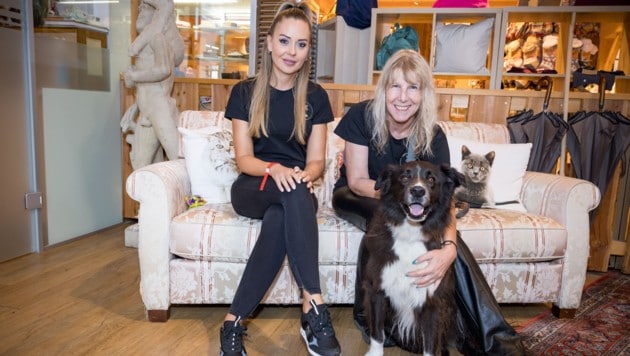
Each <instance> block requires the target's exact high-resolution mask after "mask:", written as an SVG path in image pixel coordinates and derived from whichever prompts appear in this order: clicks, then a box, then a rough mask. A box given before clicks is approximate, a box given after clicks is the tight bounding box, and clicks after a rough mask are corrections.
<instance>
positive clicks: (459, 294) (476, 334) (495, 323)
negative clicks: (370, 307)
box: [332, 187, 524, 355]
mask: <svg viewBox="0 0 630 356" xmlns="http://www.w3.org/2000/svg"><path fill="white" fill-rule="evenodd" d="M332 202H333V208H334V209H335V212H336V213H337V215H339V216H340V217H341V218H343V219H346V220H348V221H349V222H350V223H352V224H354V225H355V226H357V227H358V228H360V229H362V230H363V231H366V227H367V225H368V224H369V222H370V220H371V219H372V217H373V216H374V212H375V211H376V208H377V206H378V200H377V199H373V198H368V197H362V196H358V195H356V194H354V193H353V192H352V191H351V190H350V189H349V188H348V187H342V188H339V189H337V190H336V191H335V193H334V194H333V201H332ZM367 258H368V254H367V251H366V249H365V245H364V243H363V241H361V245H360V247H359V256H358V258H357V277H356V281H355V299H354V310H353V314H354V318H355V320H357V322H359V323H360V324H361V323H362V322H363V321H362V320H361V319H362V318H363V319H364V318H365V316H364V312H363V299H364V294H363V288H362V287H361V275H362V271H363V270H364V267H365V264H366V263H367ZM454 264H455V278H456V280H457V282H456V290H455V298H456V301H457V308H458V319H459V321H460V323H461V324H462V325H461V327H462V328H464V329H465V330H464V331H463V332H464V333H466V334H468V335H470V336H471V337H470V338H467V339H466V340H463V341H461V342H462V345H459V346H458V348H459V349H460V350H463V351H465V352H464V353H465V354H466V355H473V354H488V355H522V354H524V351H523V345H522V344H521V340H520V337H519V336H518V335H517V334H516V331H514V329H513V328H512V326H510V325H509V324H508V323H507V322H506V321H505V319H504V318H503V314H502V313H501V308H500V307H499V304H498V303H497V301H496V299H495V297H494V295H493V294H492V290H491V289H490V286H489V285H488V282H487V281H486V279H485V277H484V276H483V273H482V272H481V269H480V268H479V265H478V264H477V261H476V260H475V258H474V256H473V255H472V253H471V252H470V250H469V249H468V246H466V244H465V243H464V241H463V240H462V239H461V237H460V234H459V231H458V232H457V257H456V259H455V262H454ZM401 346H403V347H404V345H401Z"/></svg>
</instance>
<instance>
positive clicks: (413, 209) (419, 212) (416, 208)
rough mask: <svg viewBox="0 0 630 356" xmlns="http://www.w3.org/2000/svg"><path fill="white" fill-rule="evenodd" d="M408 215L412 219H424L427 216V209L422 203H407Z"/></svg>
mask: <svg viewBox="0 0 630 356" xmlns="http://www.w3.org/2000/svg"><path fill="white" fill-rule="evenodd" d="M405 208H406V209H405V210H406V212H407V217H408V218H409V220H412V221H424V219H425V218H426V217H427V214H426V209H425V208H424V206H422V204H420V203H411V204H409V205H405Z"/></svg>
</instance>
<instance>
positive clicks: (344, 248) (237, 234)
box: [170, 204, 567, 266]
mask: <svg viewBox="0 0 630 356" xmlns="http://www.w3.org/2000/svg"><path fill="white" fill-rule="evenodd" d="M317 218H318V226H319V241H320V243H319V261H320V265H322V266H324V265H345V264H355V263H356V260H357V256H356V251H358V248H359V243H360V241H361V238H362V237H363V232H362V231H361V230H359V229H357V228H356V227H354V226H353V225H351V224H349V223H348V222H346V221H345V220H343V219H341V218H339V217H338V216H337V215H335V213H334V211H333V210H332V209H330V208H327V207H322V208H320V210H319V211H318V213H317ZM457 228H458V230H460V231H461V233H462V238H463V239H464V241H465V242H466V244H467V245H468V247H469V248H470V250H471V251H472V252H473V255H474V256H475V258H476V259H477V260H478V261H479V262H482V263H487V262H538V261H551V260H555V259H558V258H561V257H562V256H563V255H564V252H565V249H566V242H567V231H566V229H565V228H564V226H562V225H560V224H559V223H558V222H556V221H555V220H553V219H550V218H546V217H543V216H537V215H533V214H524V213H517V212H513V211H508V210H496V209H470V211H469V212H468V214H466V215H465V216H464V217H463V218H461V219H459V220H458V221H457ZM259 230H260V220H253V219H249V218H245V217H242V216H239V215H238V214H236V213H235V212H234V210H233V209H232V205H231V204H207V205H205V206H203V207H198V208H194V209H191V210H188V211H186V212H184V213H182V214H180V215H178V216H177V217H175V218H174V219H173V221H172V223H171V241H170V251H171V253H173V254H174V255H177V256H179V257H182V258H186V259H193V260H202V261H215V262H233V263H244V262H246V261H247V258H248V257H249V255H250V253H251V251H252V249H253V248H254V244H255V242H256V239H257V237H258V232H259Z"/></svg>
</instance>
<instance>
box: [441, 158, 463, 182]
mask: <svg viewBox="0 0 630 356" xmlns="http://www.w3.org/2000/svg"><path fill="white" fill-rule="evenodd" d="M440 168H441V169H442V172H443V173H444V174H445V175H446V177H447V178H448V180H450V181H451V182H453V184H454V186H453V188H457V187H459V186H462V185H464V183H465V181H466V180H465V178H464V175H463V174H461V173H459V171H458V170H457V169H455V168H453V167H451V165H450V164H448V163H442V165H441V167H440Z"/></svg>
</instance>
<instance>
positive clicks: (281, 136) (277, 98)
mask: <svg viewBox="0 0 630 356" xmlns="http://www.w3.org/2000/svg"><path fill="white" fill-rule="evenodd" d="M254 81H255V79H246V80H243V81H241V82H239V83H237V84H236V85H235V86H234V88H232V92H231V94H230V98H229V99H228V103H227V106H226V108H225V117H226V118H228V119H238V120H243V121H249V107H250V101H251V97H252V91H253V89H254ZM306 101H307V105H306V106H307V107H306V113H307V114H306V136H305V140H306V142H308V138H309V137H310V135H311V131H312V130H313V125H318V124H326V123H328V122H330V121H332V120H333V113H332V109H331V107H330V101H329V100H328V93H326V91H325V90H324V89H323V88H322V87H321V86H320V85H318V84H315V83H313V82H309V85H308V93H307V95H306ZM293 103H294V99H293V90H285V91H282V90H277V89H274V88H273V87H272V88H271V95H270V99H269V122H268V123H267V134H268V135H269V137H266V136H265V135H263V134H262V133H261V136H260V137H259V138H254V139H253V140H254V156H255V157H257V158H259V159H261V160H263V161H266V162H278V163H280V164H282V165H283V166H286V167H295V166H298V167H300V168H302V169H304V167H305V166H306V145H302V144H300V143H299V142H298V141H297V139H296V138H295V137H291V132H293V125H294V123H295V118H294V115H293Z"/></svg>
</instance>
